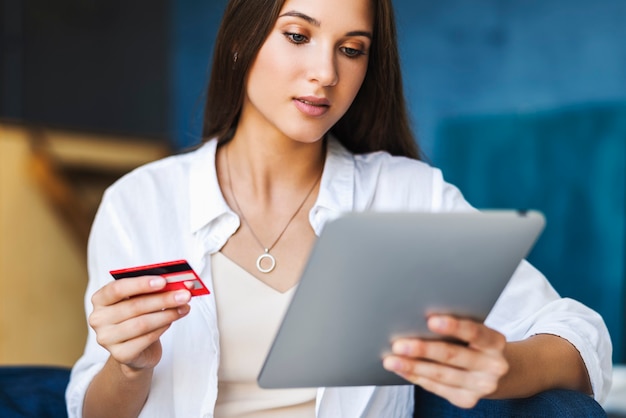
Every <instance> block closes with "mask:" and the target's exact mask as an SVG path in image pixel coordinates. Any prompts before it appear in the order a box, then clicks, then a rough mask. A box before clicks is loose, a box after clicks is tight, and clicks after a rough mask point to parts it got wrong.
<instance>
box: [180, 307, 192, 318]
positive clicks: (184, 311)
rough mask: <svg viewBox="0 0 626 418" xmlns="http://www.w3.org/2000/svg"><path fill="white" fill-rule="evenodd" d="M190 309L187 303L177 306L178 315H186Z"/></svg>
mask: <svg viewBox="0 0 626 418" xmlns="http://www.w3.org/2000/svg"><path fill="white" fill-rule="evenodd" d="M190 310H191V306H189V305H185V306H181V307H180V308H178V315H180V316H183V315H187V314H188V313H189V311H190Z"/></svg>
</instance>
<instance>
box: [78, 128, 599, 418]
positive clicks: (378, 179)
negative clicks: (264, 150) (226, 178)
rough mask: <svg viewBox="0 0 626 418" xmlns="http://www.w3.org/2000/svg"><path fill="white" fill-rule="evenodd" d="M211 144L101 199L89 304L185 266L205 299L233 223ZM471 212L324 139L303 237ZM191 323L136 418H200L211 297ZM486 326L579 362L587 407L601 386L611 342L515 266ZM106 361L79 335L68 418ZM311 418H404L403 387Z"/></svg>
mask: <svg viewBox="0 0 626 418" xmlns="http://www.w3.org/2000/svg"><path fill="white" fill-rule="evenodd" d="M216 146H217V142H216V141H215V140H212V141H209V142H207V143H206V144H204V145H203V146H202V147H201V148H199V149H198V150H195V151H193V152H190V153H187V154H182V155H178V156H173V157H169V158H165V159H163V160H160V161H156V162H153V163H150V164H148V165H146V166H143V167H141V168H139V169H137V170H135V171H133V172H132V173H129V174H128V175H126V176H124V177H123V178H122V179H120V180H119V181H117V182H116V183H115V184H114V185H113V186H111V187H110V188H109V189H108V190H107V191H106V193H105V195H104V197H103V200H102V203H101V206H100V209H99V211H98V214H97V216H96V219H95V221H94V224H93V229H92V232H91V236H90V240H89V256H88V258H89V263H88V265H89V284H88V287H87V291H86V296H85V308H86V313H87V315H89V314H90V313H91V310H92V306H91V302H90V299H91V295H92V294H93V293H94V292H95V291H96V290H98V289H99V288H101V287H102V286H104V285H105V284H106V283H108V282H109V281H111V280H112V278H111V276H110V275H109V271H110V270H114V269H119V268H125V267H130V266H137V265H144V264H153V263H159V262H164V261H170V260H178V259H186V260H187V261H188V262H189V264H190V265H191V266H192V267H193V269H194V270H196V271H197V272H198V273H199V274H200V276H201V278H202V280H203V282H204V283H205V284H206V285H207V286H208V287H209V289H210V290H213V283H212V278H211V266H210V257H209V255H210V254H212V253H214V252H216V251H219V250H220V248H221V247H222V246H223V245H224V244H225V243H226V241H227V240H228V239H229V237H230V236H231V235H232V234H233V233H234V232H235V231H236V230H237V228H238V227H239V224H240V220H239V217H238V216H237V215H236V214H235V213H234V212H233V211H232V210H231V208H230V207H229V206H228V204H227V203H226V201H225V199H224V197H223V195H222V192H221V190H220V187H219V184H218V179H217V173H216V169H215V152H216ZM364 210H375V211H407V210H411V211H432V212H438V211H463V210H473V209H472V208H471V206H470V205H469V204H468V203H467V202H466V201H465V199H464V198H463V196H462V195H461V193H460V192H459V190H458V189H457V188H455V187H454V186H452V185H450V184H448V183H446V182H445V181H444V179H443V177H442V175H441V172H440V171H439V170H438V169H436V168H433V167H430V166H429V165H427V164H425V163H423V162H419V161H415V160H411V159H407V158H403V157H392V156H390V155H389V154H387V153H384V152H376V153H371V154H365V155H353V154H351V153H349V152H348V151H347V150H345V149H344V148H343V147H342V146H341V145H340V144H339V143H338V142H337V141H336V140H334V139H332V138H331V139H330V140H329V143H328V148H327V157H326V162H325V166H324V173H323V176H322V180H321V185H320V191H319V195H318V198H317V200H316V202H315V205H314V206H313V208H312V209H311V211H310V213H309V220H310V223H311V226H312V227H313V230H314V231H315V233H316V234H317V235H319V234H320V231H321V230H322V228H323V226H324V223H325V222H326V221H327V220H329V219H332V218H335V217H337V216H339V215H340V214H341V213H343V212H348V211H364ZM190 305H191V312H190V313H189V315H188V316H187V317H185V318H183V319H182V320H180V321H176V322H175V323H174V324H173V325H172V326H171V328H170V329H169V330H168V331H167V332H166V333H165V334H164V335H163V336H162V337H161V342H162V345H163V356H162V358H161V361H160V363H159V364H158V365H157V366H156V368H155V370H154V374H153V379H152V386H151V390H150V395H149V397H148V399H147V401H146V404H145V405H144V408H143V410H142V412H141V416H142V417H150V418H155V417H167V418H171V417H182V418H187V417H212V416H213V408H214V405H215V400H216V398H217V369H218V366H219V359H220V352H219V330H218V327H217V318H216V308H215V299H214V298H213V296H212V295H209V296H202V297H196V298H193V299H192V300H191V302H190ZM486 324H487V325H488V326H490V327H492V328H494V329H496V330H498V331H500V332H502V333H503V334H504V335H505V336H506V337H507V339H508V340H509V341H515V340H522V339H525V338H528V337H530V336H532V335H534V334H539V333H548V334H554V335H559V336H561V337H562V338H565V339H567V340H568V341H569V342H571V343H572V344H573V345H574V346H575V347H576V348H577V349H578V351H579V352H580V354H581V356H582V359H583V361H584V362H585V365H586V366H587V370H588V371H589V375H590V378H591V384H592V387H593V391H594V394H595V397H596V399H598V400H600V401H601V400H602V399H604V396H605V395H606V393H607V391H608V390H609V387H610V378H611V342H610V338H609V335H608V331H607V329H606V326H605V325H604V322H603V320H602V318H601V317H600V316H599V315H598V314H597V313H595V312H594V311H592V310H590V309H588V308H587V307H585V306H583V305H582V304H580V303H578V302H576V301H574V300H571V299H567V298H560V297H559V295H558V294H557V293H556V292H555V291H554V289H553V288H552V287H551V286H550V284H549V283H548V282H547V280H546V279H545V278H544V277H543V275H541V273H539V272H538V271H537V270H536V269H534V268H533V267H532V266H531V265H529V264H528V263H527V262H522V264H521V265H520V266H519V268H518V269H517V271H516V272H515V274H514V276H513V277H512V279H511V281H510V282H509V284H508V285H507V287H506V288H505V290H504V291H503V293H502V295H501V296H500V298H499V299H498V301H497V302H496V305H495V306H494V308H493V310H492V311H491V313H490V314H489V317H488V318H487V320H486ZM108 356H109V353H108V352H107V351H106V350H105V349H104V348H102V347H101V346H99V345H98V343H97V342H96V336H95V333H94V332H93V330H91V329H90V330H89V334H88V340H87V344H86V347H85V352H84V354H83V356H82V357H81V358H80V359H79V360H78V362H77V363H76V365H75V366H74V368H73V370H72V375H71V380H70V383H69V386H68V388H67V392H66V398H67V405H68V412H69V416H70V417H79V416H81V411H82V405H83V398H84V395H85V392H86V390H87V386H88V385H89V383H90V382H91V380H92V378H93V377H94V375H95V374H96V373H98V371H100V369H101V368H102V366H103V365H104V363H105V362H106V360H107V358H108ZM316 409H317V416H319V417H383V416H384V417H410V416H411V414H412V410H413V389H412V386H409V385H407V386H387V387H355V388H326V389H324V388H320V389H319V390H318V396H317V408H316Z"/></svg>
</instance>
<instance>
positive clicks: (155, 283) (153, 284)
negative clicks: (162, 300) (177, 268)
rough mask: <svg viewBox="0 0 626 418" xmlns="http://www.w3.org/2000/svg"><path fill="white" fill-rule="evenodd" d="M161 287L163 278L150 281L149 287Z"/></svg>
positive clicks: (163, 282)
mask: <svg viewBox="0 0 626 418" xmlns="http://www.w3.org/2000/svg"><path fill="white" fill-rule="evenodd" d="M163 286H165V279H164V278H163V277H155V278H154V279H150V287H153V288H155V289H158V288H161V287H163Z"/></svg>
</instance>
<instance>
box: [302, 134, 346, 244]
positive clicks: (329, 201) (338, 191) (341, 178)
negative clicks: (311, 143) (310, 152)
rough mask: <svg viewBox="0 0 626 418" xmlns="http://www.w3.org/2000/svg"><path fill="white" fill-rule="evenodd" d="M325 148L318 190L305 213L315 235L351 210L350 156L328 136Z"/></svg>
mask: <svg viewBox="0 0 626 418" xmlns="http://www.w3.org/2000/svg"><path fill="white" fill-rule="evenodd" d="M327 147H328V148H327V151H326V162H325V164H324V173H323V174H322V180H321V184H320V191H319V194H318V197H317V201H316V202H315V205H313V208H312V209H311V212H310V213H309V220H310V222H311V226H312V227H313V229H314V230H315V233H316V234H317V235H319V234H320V233H321V230H322V227H323V226H324V224H325V223H326V221H328V220H331V219H334V218H337V217H338V216H340V215H341V214H342V213H344V212H350V211H352V210H353V208H354V188H355V171H356V169H355V162H354V155H353V154H352V153H350V152H349V151H348V150H347V149H345V148H344V147H343V145H341V143H340V142H339V141H338V140H337V139H336V138H335V137H333V136H332V135H329V137H328V144H327Z"/></svg>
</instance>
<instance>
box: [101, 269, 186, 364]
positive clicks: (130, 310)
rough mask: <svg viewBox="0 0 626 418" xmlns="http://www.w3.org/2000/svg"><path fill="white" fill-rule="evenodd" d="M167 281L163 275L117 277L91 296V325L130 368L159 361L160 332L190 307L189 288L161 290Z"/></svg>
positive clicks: (118, 359) (120, 360)
mask: <svg viewBox="0 0 626 418" xmlns="http://www.w3.org/2000/svg"><path fill="white" fill-rule="evenodd" d="M165 284H166V280H165V279H164V278H163V277H160V276H141V277H134V278H132V279H121V280H115V281H113V282H111V283H109V284H107V285H105V286H104V287H102V288H101V289H100V290H98V291H97V292H96V293H94V294H93V296H92V298H91V302H92V304H93V308H94V309H93V312H92V313H91V315H89V325H90V326H91V327H92V328H93V330H94V331H95V332H96V339H97V341H98V343H99V344H100V345H101V346H102V347H104V348H105V349H106V350H107V351H109V353H110V354H111V357H112V359H113V360H115V361H117V362H118V363H120V365H122V366H125V367H128V368H129V369H130V370H128V371H129V372H134V371H140V370H145V369H150V370H151V369H152V368H154V367H155V366H156V365H157V364H158V363H159V361H160V360H161V342H160V340H159V339H160V337H161V335H163V333H164V332H165V331H166V330H167V329H168V328H169V327H170V325H171V324H172V323H173V322H174V321H176V320H178V319H180V318H182V317H184V316H186V315H187V314H188V313H189V310H190V309H191V307H190V306H189V304H188V302H189V300H190V299H191V293H190V292H189V290H184V289H183V290H176V291H170V292H159V291H160V290H162V289H163V288H164V287H165Z"/></svg>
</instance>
